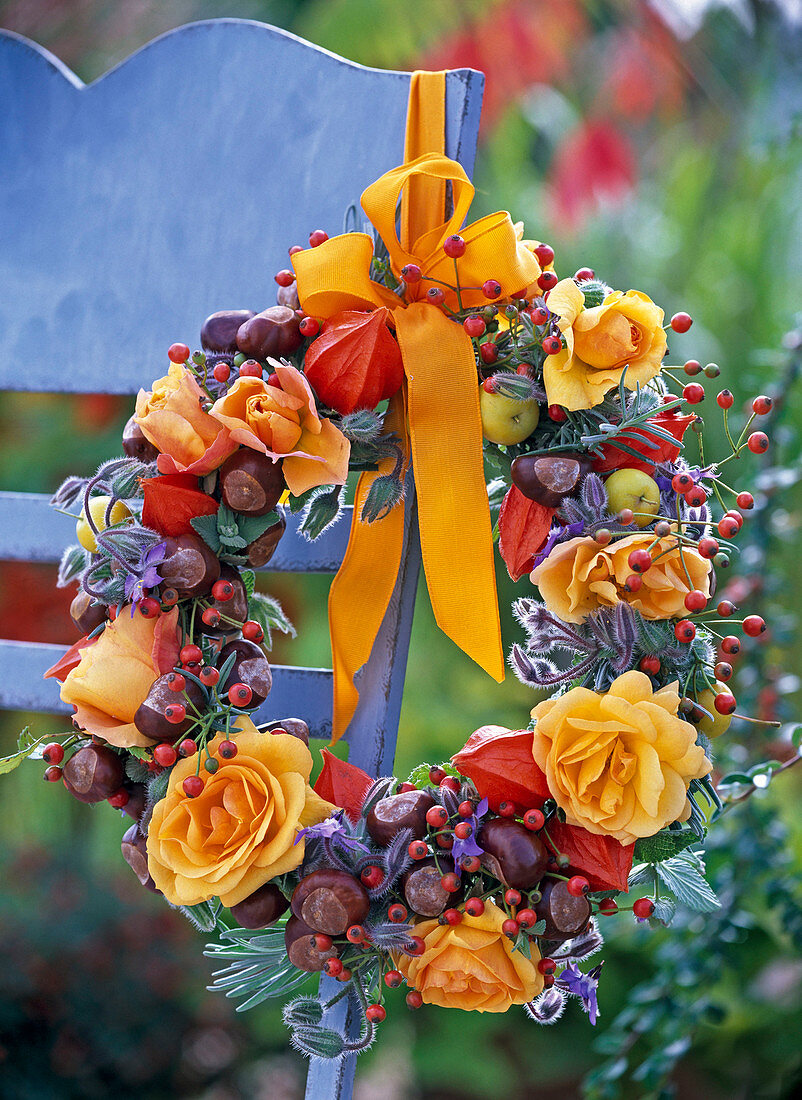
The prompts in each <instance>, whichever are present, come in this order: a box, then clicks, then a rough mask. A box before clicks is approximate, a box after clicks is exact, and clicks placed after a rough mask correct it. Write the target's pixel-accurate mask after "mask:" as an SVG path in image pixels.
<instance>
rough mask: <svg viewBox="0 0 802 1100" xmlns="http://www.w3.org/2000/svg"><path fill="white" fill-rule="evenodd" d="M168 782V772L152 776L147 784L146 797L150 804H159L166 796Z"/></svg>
mask: <svg viewBox="0 0 802 1100" xmlns="http://www.w3.org/2000/svg"><path fill="white" fill-rule="evenodd" d="M169 782H170V773H169V771H164V772H160V773H159V775H154V776H153V778H152V779H151V781H150V783H149V784H148V797H149V799H150V801H151V802H160V801H161V800H162V799H163V798H164V796H165V795H166V794H167V785H168V783H169Z"/></svg>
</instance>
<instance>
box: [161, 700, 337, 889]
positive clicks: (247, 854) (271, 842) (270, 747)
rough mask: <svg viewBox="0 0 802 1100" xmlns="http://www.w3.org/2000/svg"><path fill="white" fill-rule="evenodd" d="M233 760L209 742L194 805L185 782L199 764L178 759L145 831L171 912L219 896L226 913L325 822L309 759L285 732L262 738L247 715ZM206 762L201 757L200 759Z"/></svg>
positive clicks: (289, 861)
mask: <svg viewBox="0 0 802 1100" xmlns="http://www.w3.org/2000/svg"><path fill="white" fill-rule="evenodd" d="M230 736H231V740H233V741H234V742H235V743H236V745H237V749H238V752H237V755H236V756H235V757H233V759H231V760H225V759H223V758H222V757H220V756H218V755H217V749H218V747H219V745H220V742H221V741H222V740H223V737H222V736H220V737H216V738H215V739H214V740H213V741H210V742H209V746H208V747H209V750H210V752H211V754H212V756H213V758H214V759H215V760H217V762H218V763H219V765H220V766H219V768H218V769H217V771H216V772H214V773H211V774H210V773H207V772H205V771H204V770H203V768H201V772H200V774H201V776H202V777H203V780H204V784H203V790H202V792H201V793H200V794H199V795H198V797H197V798H189V797H188V796H187V795H186V794H185V793H184V789H183V782H184V780H185V779H187V778H188V777H189V776H191V775H195V773H196V769H197V758H196V757H187V758H186V759H185V760H179V762H178V763H177V764H176V765H175V767H174V768H173V770H172V772H171V773H170V783H169V786H168V788H167V794H166V795H165V797H164V798H163V799H162V800H161V801H160V802H157V803H156V806H155V808H154V810H153V817H152V818H151V821H150V825H149V827H148V868H149V870H150V873H151V876H152V877H153V881H154V882H155V883H156V886H157V887H158V888H159V890H161V892H162V893H163V894H164V896H165V897H166V898H167V900H168V901H170V902H172V903H173V905H196V904H197V903H198V902H201V901H208V899H209V898H214V897H219V898H220V900H221V901H222V903H223V905H226V906H229V907H230V906H232V905H236V904H237V903H238V902H240V901H243V900H244V899H245V898H247V897H249V895H251V894H252V893H253V892H254V890H258V889H259V887H260V886H263V885H264V884H265V883H266V882H268V881H269V880H270V879H272V878H275V877H276V875H283V874H285V873H286V872H287V871H294V870H295V868H296V867H298V866H300V864H301V861H302V860H303V857H304V841H303V840H300V841H299V842H298V843H297V844H296V843H295V837H296V834H297V832H298V830H299V829H301V828H303V827H304V826H306V825H314V824H317V822H319V821H323V820H324V819H325V818H327V817H328V816H329V815H330V814H331V813H332V812H333V811H334V808H335V807H334V806H332V805H331V803H329V802H326V801H325V800H324V799H322V798H321V797H320V796H319V795H317V794H315V792H314V791H313V790H312V788H311V787H310V786H309V775H310V773H311V771H312V755H311V753H310V752H309V749H308V748H307V747H306V745H304V743H303V742H302V741H301V740H300V739H299V738H297V737H292V736H291V735H290V734H288V733H278V734H275V733H260V732H259V731H258V730H257V728H256V726H254V724H253V722H252V721H251V719H250V718H248V717H247V716H243V717H241V718H240V719H239V724H238V728H237V729H236V730H234V732H233V733H232V734H231V735H230ZM204 756H205V753H204Z"/></svg>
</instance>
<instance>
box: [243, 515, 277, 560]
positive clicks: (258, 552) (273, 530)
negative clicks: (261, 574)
mask: <svg viewBox="0 0 802 1100" xmlns="http://www.w3.org/2000/svg"><path fill="white" fill-rule="evenodd" d="M286 529H287V521H286V520H285V518H284V516H283V515H282V514H281V512H279V513H278V520H277V521H276V522H275V523H273V524H271V525H270V527H268V528H267V530H266V531H263V532H262V534H261V535H260V536H259V538H258V539H255V540H254V541H253V542H252V543H251V544H250V546H249V547H248V550H247V554H248V565H250V566H251V568H253V569H261V568H262V566H263V565H267V563H268V562H269V561H270V559H271V558H272V557H273V555H274V554H275V552H276V547H277V546H278V544H279V542H280V541H281V536H282V535H283V534H284V532H285V531H286Z"/></svg>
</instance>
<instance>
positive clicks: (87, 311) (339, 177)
mask: <svg viewBox="0 0 802 1100" xmlns="http://www.w3.org/2000/svg"><path fill="white" fill-rule="evenodd" d="M483 79H484V78H483V76H482V75H481V74H480V73H477V72H474V71H472V70H468V69H464V70H458V71H454V72H451V73H449V74H448V77H447V80H446V153H447V154H448V155H449V156H451V157H453V158H454V159H456V160H459V161H460V162H461V163H462V165H463V167H464V168H465V169H466V171H467V172H468V173H469V174H470V173H471V172H472V169H473V159H474V154H475V149H476V140H477V134H478V128H479V114H480V110H481V98H482V87H483ZM408 91H409V74H408V73H401V72H389V71H384V70H378V69H368V68H364V67H362V66H360V65H355V64H353V63H351V62H349V61H346V60H344V59H342V58H340V57H337V56H335V55H333V54H331V53H328V52H327V51H325V50H321V49H319V48H317V47H315V46H312V45H310V44H309V43H307V42H304V41H302V40H301V39H298V38H296V37H295V36H293V35H291V34H287V33H286V32H284V31H281V30H277V29H276V28H274V27H269V26H266V25H265V24H262V23H255V22H251V21H247V20H236V19H223V20H211V21H205V22H200V23H193V24H189V25H187V26H184V27H180V28H179V29H178V30H175V31H172V32H170V33H169V34H166V35H164V36H163V37H161V38H159V39H157V40H156V41H155V42H152V43H151V44H150V45H148V46H146V47H145V48H144V49H142V50H140V51H139V52H138V53H137V54H135V55H134V56H133V57H131V58H129V59H128V60H127V61H125V62H123V63H122V64H121V65H119V66H118V67H117V68H115V69H113V70H112V71H111V72H109V73H107V74H106V75H105V76H103V77H102V78H101V79H99V80H97V81H95V82H94V83H92V84H89V85H84V84H83V83H82V82H81V81H80V80H79V79H78V78H77V77H76V76H75V75H74V74H73V73H72V72H70V71H69V70H68V69H67V68H66V67H65V66H64V65H62V64H61V62H59V61H58V59H57V58H55V57H53V56H52V55H50V54H49V53H47V52H46V51H45V50H43V49H41V48H40V47H38V46H37V45H35V44H34V43H32V42H29V41H27V40H26V39H24V38H21V37H19V36H18V35H15V34H11V33H6V32H0V102H1V103H2V104H3V111H2V115H0V149H2V166H1V167H0V340H1V341H2V346H3V351H4V354H3V356H2V357H0V390H3V389H5V390H16V391H19V390H29V391H39V392H50V393H57V392H73V393H86V392H103V393H127V394H133V393H135V392H136V390H137V389H138V388H139V387H140V386H142V385H147V384H148V383H149V382H150V380H151V379H152V377H154V376H155V375H156V374H157V373H159V371H160V369H161V367H162V364H164V363H165V349H166V348H167V347H168V346H169V345H170V344H171V343H173V342H174V341H175V340H183V341H186V342H189V343H192V336H193V334H194V333H197V332H198V331H199V329H200V325H201V322H202V321H203V319H204V317H205V316H206V315H207V314H208V313H209V312H210V311H211V310H214V309H225V308H241V307H249V308H253V309H257V310H258V309H263V308H265V307H266V306H268V305H270V304H271V303H272V302H273V301H274V292H275V284H274V283H273V273H274V272H275V271H276V270H278V269H279V268H280V267H284V266H285V265H286V263H287V258H286V257H287V253H286V250H287V247H288V246H289V245H292V244H294V243H304V242H305V241H306V238H307V236H308V234H309V232H310V231H311V230H313V229H317V228H325V229H326V230H327V231H328V232H329V233H336V232H340V231H341V228H342V226H343V217H344V212H345V210H346V209H347V207H348V206H349V205H350V204H351V203H356V204H358V201H359V196H360V194H361V192H362V191H363V189H364V188H365V187H366V186H367V184H369V183H371V182H372V181H373V180H374V179H376V178H377V177H378V176H379V175H381V174H382V173H383V172H385V171H387V170H388V169H390V168H392V167H394V166H395V165H396V164H398V163H400V161H401V160H402V157H403V147H404V127H405V118H406V106H407V96H408ZM87 472H89V471H87ZM405 508H406V532H407V534H406V540H405V548H404V554H403V558H402V564H401V569H400V572H399V576H398V579H397V583H396V588H395V592H394V596H393V599H392V602H391V604H390V607H389V609H388V611H387V614H386V616H385V620H384V623H383V624H382V628H381V631H380V634H379V637H378V639H377V642H376V645H375V646H374V650H373V653H372V655H371V658H370V660H369V661H368V662H367V664H366V665H365V667H364V669H363V670H362V673H361V676H360V703H359V707H358V709H357V712H356V714H355V716H354V719H353V720H352V722H351V725H350V727H349V730H348V733H347V735H346V737H347V740H348V741H349V744H350V759H351V760H352V761H353V762H354V763H356V764H358V765H359V766H361V767H363V768H365V770H367V771H369V772H370V773H371V774H374V775H375V774H380V773H382V772H385V773H386V772H389V771H390V770H391V768H392V763H393V756H394V752H395V739H396V733H397V726H398V717H399V712H400V706H401V694H402V689H403V681H404V673H405V669H406V657H407V650H408V646H409V635H410V630H411V625H412V612H413V607H414V600H415V590H416V584H417V577H418V570H419V565H420V550H419V543H418V538H417V519H416V510H415V499H414V492H413V491H410V492H408V493H407V498H406V503H405ZM349 519H350V516H349V517H346V518H345V519H344V520H342V521H341V522H340V523H339V524H338V525H337V526H336V527H335V528H333V529H332V530H331V531H330V532H329V533H328V534H327V535H325V536H324V537H323V538H321V539H320V540H319V541H318V542H316V543H314V544H309V543H307V542H306V541H304V540H303V538H301V537H300V536H299V535H298V533H297V530H296V528H295V527H294V526H293V525H292V524H290V525H289V528H288V531H287V533H286V535H285V537H284V539H283V540H282V543H281V545H280V547H279V550H278V552H277V553H276V555H275V557H274V558H273V560H272V561H271V562H270V566H269V568H270V570H291V571H296V572H331V573H333V572H335V571H336V570H337V568H338V566H339V564H340V562H341V560H342V556H343V553H344V550H345V544H346V541H347V534H348V529H347V524H348V521H349ZM73 537H74V532H73V527H72V524H71V523H70V521H69V520H68V519H66V518H65V517H62V516H59V515H58V514H56V513H54V512H53V511H52V510H50V509H49V508H48V507H47V498H46V497H44V496H40V495H34V494H22V493H9V492H2V491H0V558H2V559H11V560H25V561H40V562H41V561H44V562H55V561H58V560H59V558H60V556H61V552H62V550H63V548H64V547H65V546H66V545H67V544H68V543H69V542H70V541H72V539H73ZM61 651H62V650H61V647H58V646H50V645H36V644H23V643H15V642H8V641H5V642H4V641H0V661H2V663H3V667H4V669H5V675H4V676H3V681H2V684H0V706H1V707H5V708H20V709H26V710H39V711H45V712H53V713H57V712H60V711H63V710H64V708H63V707H62V704H61V703H60V701H59V699H58V693H57V690H56V685H55V684H54V682H53V681H43V680H42V678H41V675H42V672H43V671H44V670H45V669H46V668H47V667H48V665H50V664H51V663H53V661H54V660H55V658H56V657H57V656H58V655H60V653H61ZM274 671H275V679H274V687H273V691H272V693H271V695H270V697H269V699H268V701H267V703H266V704H265V706H264V708H263V711H262V712H261V713H260V716H259V717H260V718H272V717H282V716H286V715H288V714H294V713H300V714H301V715H303V716H304V717H306V718H307V720H308V721H309V725H310V728H311V730H312V733H313V735H317V736H327V735H328V732H329V731H330V728H331V673H330V672H329V671H327V670H323V669H300V668H290V667H278V668H276V669H275V670H274ZM351 1008H352V1006H350V1005H349V1003H348V1000H347V999H345V1000H343V1001H341V1002H340V1004H339V1005H337V1006H336V1008H335V1009H333V1010H332V1012H331V1013H330V1018H329V1019H328V1020H327V1022H328V1023H330V1025H331V1026H339V1027H342V1028H344V1029H345V1030H346V1031H348V1030H350V1029H351V1028H352V1027H353V1026H354V1024H353V1021H352V1019H351V1016H352V1012H351ZM353 1063H354V1058H353V1057H350V1058H345V1059H341V1060H340V1061H338V1062H334V1063H330V1062H321V1061H320V1060H317V1059H313V1061H312V1065H311V1068H310V1074H309V1083H308V1089H307V1096H309V1097H313V1096H314V1097H316V1098H317V1100H323V1098H324V1097H325V1098H326V1100H331V1098H337V1097H341V1096H346V1095H350V1090H351V1084H352V1081H353V1072H354V1065H353Z"/></svg>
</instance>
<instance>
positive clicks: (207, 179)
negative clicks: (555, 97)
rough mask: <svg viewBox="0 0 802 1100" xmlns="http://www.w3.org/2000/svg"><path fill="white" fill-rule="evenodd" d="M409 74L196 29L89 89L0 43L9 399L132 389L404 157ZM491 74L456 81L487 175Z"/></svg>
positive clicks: (11, 43) (257, 296)
mask: <svg viewBox="0 0 802 1100" xmlns="http://www.w3.org/2000/svg"><path fill="white" fill-rule="evenodd" d="M409 79H410V78H409V73H402V72H389V71H384V70H379V69H368V68H364V67H363V66H361V65H355V64H353V63H352V62H349V61H345V60H344V59H343V58H340V57H336V56H334V55H333V54H330V53H328V52H327V51H325V50H321V49H319V48H318V47H316V46H313V45H311V44H309V43H307V42H303V41H302V40H301V39H298V38H296V37H295V36H294V35H291V34H287V33H286V32H284V31H281V30H277V29H276V28H275V27H269V26H266V25H265V24H262V23H255V22H250V21H247V20H232V19H226V20H211V21H208V22H201V23H194V24H189V25H187V26H184V27H179V28H178V29H177V30H174V31H171V32H170V33H168V34H166V35H164V36H162V37H161V38H158V39H156V41H155V42H152V43H151V44H150V45H148V46H146V47H145V48H144V49H142V50H140V51H139V52H138V53H136V54H134V55H133V56H132V57H130V58H128V59H127V60H126V61H124V62H123V63H122V64H121V65H118V66H117V67H116V68H115V69H113V70H112V71H111V72H109V73H107V74H106V75H105V76H103V77H101V78H100V79H99V80H96V81H95V82H94V83H92V84H89V85H84V84H82V82H81V81H80V80H79V79H78V78H77V77H75V76H74V75H73V74H72V73H70V72H69V71H68V70H66V69H65V67H64V66H63V65H62V64H61V63H60V62H59V61H58V60H57V59H56V58H54V57H52V55H50V54H49V53H47V51H46V50H43V49H41V48H39V47H38V46H36V45H35V44H34V43H32V42H28V41H26V40H25V39H23V38H21V37H20V36H18V35H15V34H12V33H9V32H0V103H2V104H3V110H2V112H0V149H2V157H3V165H4V168H5V169H6V170H5V171H3V172H0V240H1V241H2V242H3V245H2V248H0V331H2V333H3V355H2V356H0V389H10V390H50V391H53V392H102V393H135V392H136V391H137V389H139V387H140V386H142V385H147V384H148V383H149V382H150V380H151V378H153V377H155V376H156V375H158V374H159V373H160V372H161V371H162V369H165V368H166V366H167V360H166V350H167V348H168V347H169V346H170V344H171V343H173V342H174V341H176V340H182V341H185V342H186V343H189V344H193V342H194V341H195V340H196V339H197V333H198V332H199V330H200V325H201V323H202V321H203V319H204V317H205V316H206V315H207V314H208V313H209V312H210V311H211V310H212V309H226V308H243V307H249V308H251V309H256V310H260V309H264V308H266V307H267V306H269V305H271V304H273V302H274V300H275V299H274V294H275V284H274V283H273V279H272V276H273V273H274V272H275V271H277V270H278V269H279V268H282V267H286V266H287V248H288V247H289V246H290V245H292V244H296V243H297V244H303V245H305V244H306V242H307V239H308V235H309V233H310V231H311V230H313V229H316V228H319V227H320V228H325V229H326V230H327V232H328V233H329V234H330V235H333V234H335V233H339V232H341V231H342V227H343V216H344V213H345V210H346V208H347V207H348V205H349V204H351V203H357V204H358V202H359V196H360V195H361V193H362V191H363V190H364V189H365V187H366V186H367V185H368V184H369V183H372V182H373V180H375V179H376V178H377V177H378V176H379V175H381V174H382V173H383V172H386V171H387V170H388V169H390V168H392V167H394V166H395V165H396V164H398V162H399V161H400V159H401V155H402V150H403V135H404V122H405V116H406V107H407V96H408V91H409ZM482 79H483V78H482V77H481V75H480V74H479V73H474V72H472V71H470V70H461V71H459V72H456V73H453V74H451V75H450V76H449V78H448V84H449V101H448V136H449V151H450V153H451V155H452V156H460V158H461V159H462V161H463V164H464V166H465V167H466V169H467V170H468V171H469V172H470V171H471V168H472V161H473V153H474V144H475V133H476V127H475V126H474V125H473V121H474V119H475V118H476V117H478V114H477V113H478V109H479V101H480V99H481V95H477V94H476V93H477V90H478V89H480V88H481V82H482Z"/></svg>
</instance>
